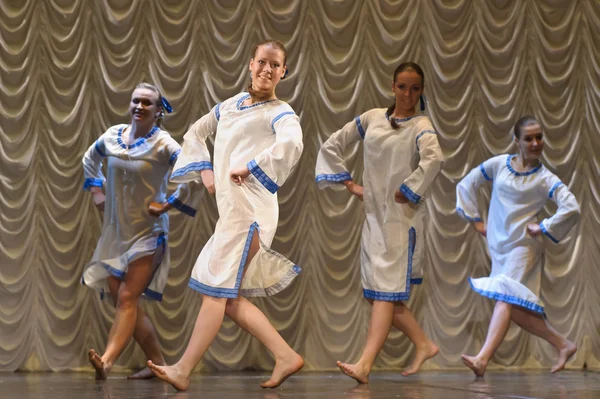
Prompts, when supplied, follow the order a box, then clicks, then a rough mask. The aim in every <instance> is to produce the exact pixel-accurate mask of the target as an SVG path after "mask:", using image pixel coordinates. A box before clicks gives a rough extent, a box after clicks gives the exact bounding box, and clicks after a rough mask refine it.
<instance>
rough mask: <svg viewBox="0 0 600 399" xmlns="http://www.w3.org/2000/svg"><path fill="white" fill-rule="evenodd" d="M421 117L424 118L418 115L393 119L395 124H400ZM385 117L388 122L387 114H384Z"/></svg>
mask: <svg viewBox="0 0 600 399" xmlns="http://www.w3.org/2000/svg"><path fill="white" fill-rule="evenodd" d="M421 116H425V115H422V114H419V115H413V116H409V117H407V118H394V120H395V121H396V123H402V122H408V121H409V120H411V119H413V118H418V117H421ZM385 117H386V118H387V120H388V121H389V120H390V116H389V115H388V114H387V112H386V113H385Z"/></svg>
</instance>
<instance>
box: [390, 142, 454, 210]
mask: <svg viewBox="0 0 600 399" xmlns="http://www.w3.org/2000/svg"><path fill="white" fill-rule="evenodd" d="M417 149H418V150H419V165H418V167H417V169H415V171H414V172H413V173H411V174H410V176H408V178H406V180H404V182H403V183H402V185H401V186H400V191H401V192H402V193H403V194H404V196H405V197H406V198H407V199H408V200H409V201H411V202H413V203H415V204H416V203H418V202H419V201H420V200H421V198H422V197H423V194H424V193H425V192H426V191H427V189H428V188H429V186H430V185H431V183H432V182H433V180H434V179H435V177H436V176H437V175H438V173H439V172H440V170H442V168H443V166H444V163H445V160H444V155H443V154H442V149H441V148H440V144H439V142H438V138H437V134H435V131H433V130H424V131H422V132H421V133H419V135H418V136H417Z"/></svg>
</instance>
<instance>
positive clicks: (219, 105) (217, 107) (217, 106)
mask: <svg viewBox="0 0 600 399" xmlns="http://www.w3.org/2000/svg"><path fill="white" fill-rule="evenodd" d="M219 107H221V103H218V104H217V105H215V116H216V117H217V122H218V121H219V119H221V111H220V110H219Z"/></svg>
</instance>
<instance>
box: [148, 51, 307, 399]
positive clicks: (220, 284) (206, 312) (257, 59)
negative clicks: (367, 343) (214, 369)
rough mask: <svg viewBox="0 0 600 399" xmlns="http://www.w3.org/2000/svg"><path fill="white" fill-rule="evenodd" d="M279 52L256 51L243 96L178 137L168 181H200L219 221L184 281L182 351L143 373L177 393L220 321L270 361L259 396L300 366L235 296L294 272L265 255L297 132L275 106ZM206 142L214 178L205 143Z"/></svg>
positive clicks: (273, 287)
mask: <svg viewBox="0 0 600 399" xmlns="http://www.w3.org/2000/svg"><path fill="white" fill-rule="evenodd" d="M286 58H287V57H286V50H285V47H284V46H283V45H282V44H281V43H279V42H277V41H274V40H267V41H263V42H261V43H259V44H258V45H257V46H256V47H255V48H254V51H253V53H252V58H251V60H250V66H249V69H250V76H251V81H250V85H249V86H248V92H247V93H241V94H238V95H236V96H234V97H232V98H230V99H228V100H225V101H224V102H223V103H221V104H217V105H216V106H215V107H213V109H212V110H211V111H210V112H209V113H208V114H207V115H205V116H203V117H202V118H201V119H200V120H198V121H197V122H196V123H195V124H194V125H193V126H192V127H191V129H190V131H189V132H188V133H186V135H185V136H184V145H183V152H182V155H181V157H180V158H179V159H178V161H177V164H176V165H175V170H174V172H173V174H172V176H171V180H172V181H175V182H186V181H189V180H190V179H196V178H199V177H200V178H201V179H202V182H203V183H204V185H205V186H206V187H207V188H208V190H209V192H211V193H212V192H216V196H217V207H218V210H219V217H220V218H219V220H218V221H217V225H216V227H215V233H214V235H213V236H212V237H211V238H210V240H209V241H208V243H207V244H206V246H205V247H204V248H203V249H202V252H201V253H200V256H199V258H198V260H197V262H196V265H195V266H194V270H193V271H192V277H191V279H190V284H189V285H190V287H191V288H192V289H194V290H196V291H198V292H199V293H200V294H202V306H201V307H200V312H199V313H198V318H197V320H196V325H195V326H194V331H193V333H192V337H191V338H190V342H189V344H188V347H187V349H186V351H185V353H184V354H183V356H182V357H181V359H180V360H179V361H178V362H177V363H176V364H175V365H173V366H168V367H164V366H157V365H155V364H153V362H151V361H149V362H148V365H149V366H150V367H151V368H152V370H153V371H154V373H155V374H156V375H157V376H158V377H159V378H161V379H163V380H165V381H167V382H168V383H170V384H171V385H173V387H175V388H176V389H177V390H186V389H187V387H188V386H189V383H190V382H189V376H190V374H191V372H192V370H193V369H194V367H196V365H197V364H198V362H199V361H200V359H201V358H202V356H203V355H204V353H205V352H206V350H207V349H208V347H209V345H210V343H211V342H212V341H213V339H214V338H215V336H216V335H217V332H218V331H219V328H220V326H221V323H222V322H223V316H224V315H225V314H226V315H227V316H229V317H230V318H231V319H232V320H233V321H234V322H235V323H237V324H238V325H239V326H240V327H242V328H243V329H245V330H246V331H248V332H249V333H250V334H252V335H253V336H255V337H256V338H257V339H258V340H260V341H261V342H262V343H263V344H264V345H265V346H266V347H267V348H268V349H269V350H270V351H271V352H272V353H273V355H274V357H275V369H274V370H273V374H272V376H271V378H270V379H269V380H268V381H266V382H264V383H262V384H261V386H262V387H263V388H275V387H277V386H279V385H280V384H281V383H282V382H283V381H284V380H285V379H286V378H287V377H289V376H290V375H291V374H293V373H295V372H297V371H298V370H300V369H301V368H302V366H303V365H304V361H303V360H302V357H300V356H299V355H298V354H297V353H296V352H295V351H294V350H293V349H292V348H291V347H290V346H289V345H288V344H287V343H286V342H285V341H284V340H283V338H282V337H281V336H280V335H279V333H278V332H277V330H275V328H273V326H272V325H271V323H270V322H269V320H268V319H267V318H266V317H265V315H264V314H263V313H262V312H261V311H260V310H259V309H258V308H257V307H256V306H254V305H253V304H252V303H251V302H250V301H248V300H247V299H246V298H244V297H243V296H240V294H242V295H244V296H266V295H273V294H276V293H278V292H280V291H281V290H282V289H284V288H285V287H287V286H288V285H289V283H290V282H291V281H292V280H293V279H294V278H295V277H296V276H297V275H298V273H299V272H300V268H299V267H298V266H296V265H294V264H293V263H292V262H290V261H289V260H287V259H286V258H284V257H283V256H282V255H280V254H278V253H276V252H274V251H273V250H271V249H270V248H269V246H270V245H271V242H272V241H273V237H274V235H275V230H276V229H277V220H278V215H279V206H278V203H277V195H276V194H275V193H276V192H277V190H278V189H279V187H280V186H281V185H282V184H283V182H284V181H285V180H286V179H287V177H288V176H289V174H290V172H291V170H292V167H293V166H294V165H295V164H296V162H297V161H298V159H299V158H300V155H301V153H302V148H303V144H302V130H301V128H300V123H299V121H298V117H297V116H296V114H295V113H294V110H293V109H292V108H291V107H290V106H289V105H288V104H286V103H285V102H283V101H281V100H279V99H277V96H276V95H275V88H276V87H277V84H278V83H279V81H280V79H281V78H282V77H284V74H285V72H286ZM213 133H214V134H215V145H214V173H213V164H212V163H211V161H210V153H209V152H208V149H207V146H206V139H207V138H208V136H210V135H211V134H213Z"/></svg>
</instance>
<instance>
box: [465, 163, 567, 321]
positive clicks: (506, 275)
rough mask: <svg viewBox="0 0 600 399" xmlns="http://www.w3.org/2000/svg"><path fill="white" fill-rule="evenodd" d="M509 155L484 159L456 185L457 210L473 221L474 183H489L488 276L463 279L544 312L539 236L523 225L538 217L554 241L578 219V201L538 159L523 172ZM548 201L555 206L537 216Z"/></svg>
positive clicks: (479, 290)
mask: <svg viewBox="0 0 600 399" xmlns="http://www.w3.org/2000/svg"><path fill="white" fill-rule="evenodd" d="M515 156H516V155H507V154H504V155H499V156H496V157H493V158H491V159H488V160H487V161H485V162H484V163H482V164H481V165H479V166H478V167H476V168H474V169H473V170H471V172H469V174H467V176H465V177H464V178H463V180H462V181H461V182H460V183H459V184H458V186H457V187H456V207H457V212H458V214H459V215H460V216H461V217H462V218H463V219H465V220H466V221H468V222H473V221H481V216H480V214H479V211H478V209H477V195H476V194H477V191H478V189H479V186H481V184H483V183H485V182H487V181H490V182H492V185H493V186H492V196H491V201H490V207H489V215H488V219H487V223H486V224H487V233H486V237H487V243H488V248H489V253H490V257H491V259H492V271H491V273H490V276H489V277H482V278H470V279H469V281H470V284H471V287H472V288H473V290H475V292H477V293H478V294H480V295H483V296H485V297H488V298H492V299H495V300H498V301H503V302H507V303H510V304H513V305H517V306H521V307H523V308H526V309H529V310H531V311H533V312H535V313H538V314H541V315H544V316H545V312H544V304H543V303H542V301H541V300H540V289H541V280H542V268H543V264H544V241H543V239H542V237H532V236H531V235H530V234H529V233H528V232H527V225H528V224H530V223H535V224H538V223H539V226H540V228H541V230H542V231H543V233H544V234H545V235H546V236H547V237H548V238H549V239H550V240H551V241H552V242H554V243H558V242H559V241H560V240H561V239H563V238H564V237H565V235H566V234H567V233H568V232H569V230H571V228H572V227H573V225H575V223H576V222H577V220H578V219H579V205H578V203H577V200H576V199H575V196H574V195H573V194H572V193H571V192H570V191H569V189H568V187H567V186H566V185H565V184H563V183H562V182H561V181H560V179H559V178H558V177H556V176H555V175H554V174H553V173H552V172H550V171H549V170H548V169H547V168H546V167H544V166H543V165H542V164H540V165H539V166H538V167H536V168H535V169H532V170H530V171H528V172H524V173H521V172H517V171H515V169H514V168H513V166H512V164H511V162H512V159H513V158H514V157H515ZM548 201H554V202H555V203H556V204H557V205H558V210H557V211H556V213H555V214H554V215H553V216H551V217H548V218H546V219H544V220H542V221H539V220H538V214H539V213H540V211H541V210H542V209H543V207H544V205H546V202H548Z"/></svg>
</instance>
